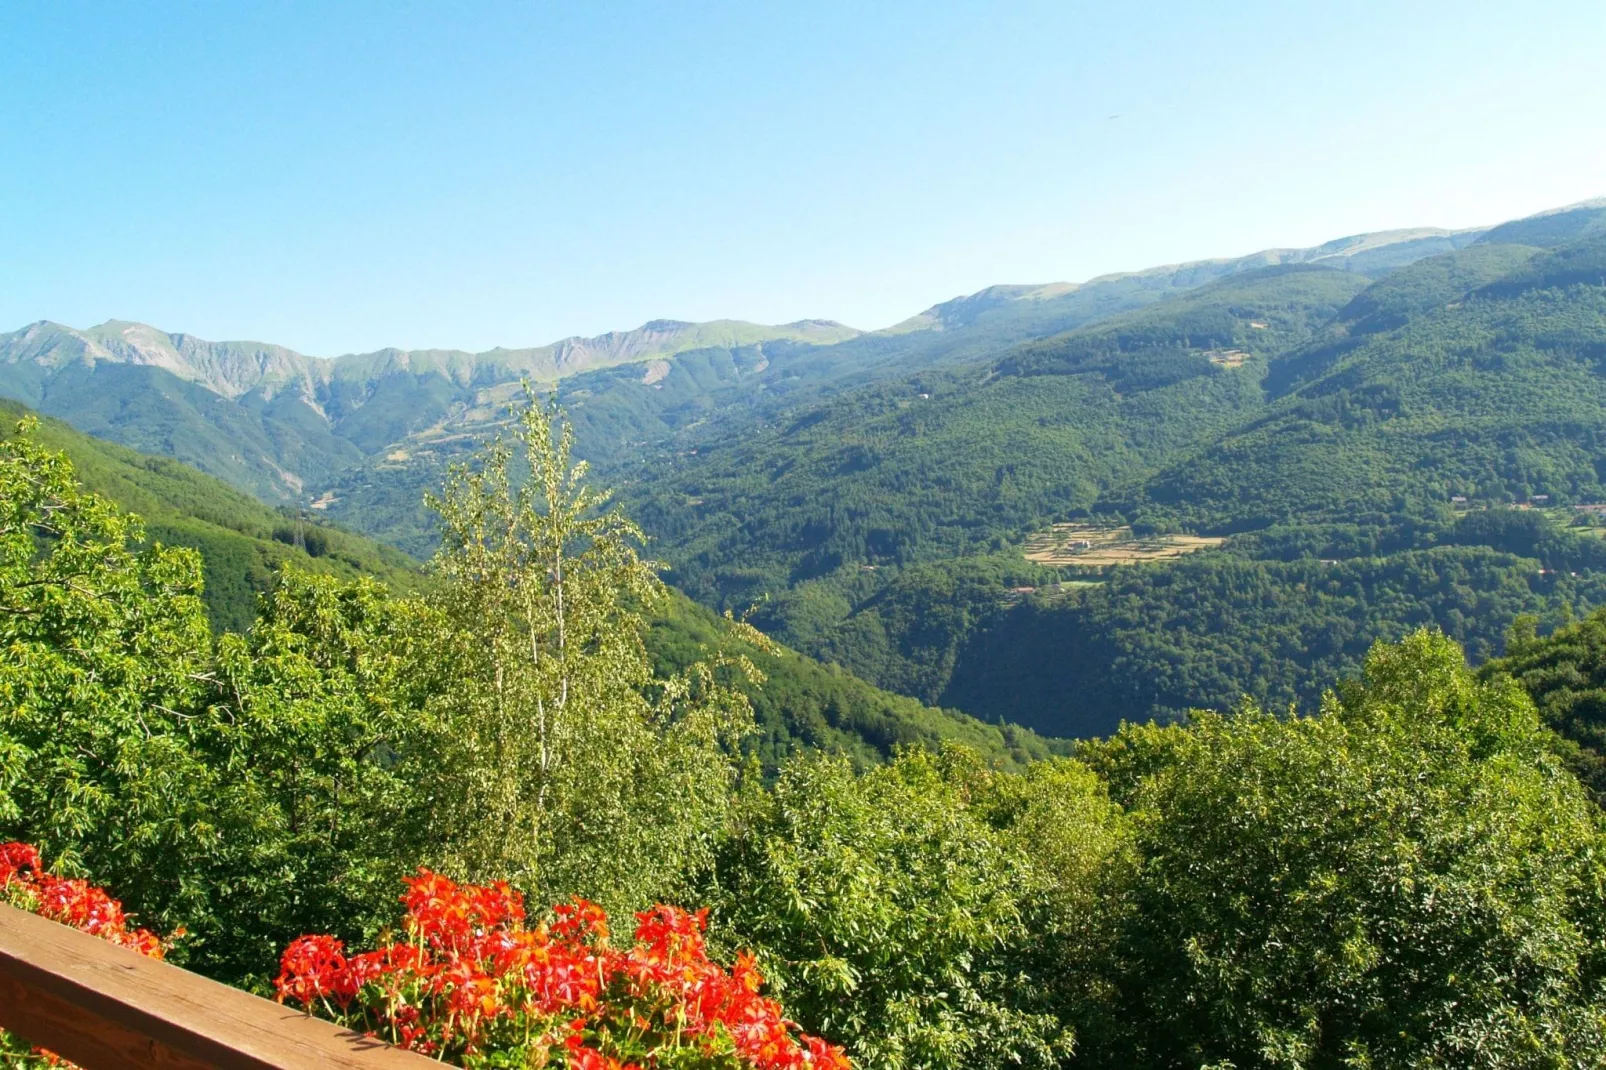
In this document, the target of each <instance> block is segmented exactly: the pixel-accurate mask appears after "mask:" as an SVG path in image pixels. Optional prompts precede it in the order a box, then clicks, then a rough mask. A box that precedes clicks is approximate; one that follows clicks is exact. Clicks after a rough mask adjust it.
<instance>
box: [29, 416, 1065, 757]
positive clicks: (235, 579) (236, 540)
mask: <svg viewBox="0 0 1606 1070" xmlns="http://www.w3.org/2000/svg"><path fill="white" fill-rule="evenodd" d="M27 415H29V413H28V411H27V410H26V409H25V408H23V407H22V406H20V405H18V404H16V403H14V402H7V401H0V435H3V436H9V435H11V434H13V433H14V431H15V427H16V425H17V423H18V421H19V420H21V419H22V418H23V417H24V416H27ZM34 435H35V437H36V438H37V439H38V440H39V441H40V442H42V443H44V444H45V445H47V446H49V447H50V448H52V449H57V450H61V451H63V452H65V453H66V454H67V455H68V457H69V458H70V459H71V460H72V462H73V467H74V470H75V471H76V473H77V475H78V478H79V480H80V481H81V482H82V483H83V484H84V486H85V487H87V488H88V489H90V490H92V491H94V492H95V493H97V494H100V495H103V496H104V497H106V498H109V499H111V500H112V501H115V502H117V503H118V504H119V505H120V506H122V507H123V508H124V509H126V510H128V511H130V512H133V513H137V514H139V515H140V516H141V517H142V518H144V520H145V528H146V533H147V536H148V537H149V538H150V539H152V540H153V541H159V542H161V543H163V544H165V545H169V546H188V547H191V548H193V549H195V550H197V551H198V552H199V553H200V555H201V558H202V562H203V566H204V574H205V581H206V589H205V600H206V605H207V609H208V612H209V614H210V616H211V618H212V622H213V624H214V626H215V627H217V628H219V629H228V630H233V631H243V630H245V629H246V628H248V627H250V625H251V622H252V621H253V620H254V619H255V617H256V611H257V599H258V597H259V595H261V594H262V593H263V592H265V591H267V590H268V589H269V587H270V586H271V584H272V582H273V578H274V575H275V574H276V573H277V571H278V570H279V569H280V568H282V567H283V566H285V565H294V566H295V567H297V568H302V569H307V570H310V571H315V572H325V573H330V574H333V575H337V576H342V577H347V578H355V577H356V576H358V575H368V576H372V577H374V578H376V579H379V580H381V581H382V582H384V583H385V584H387V585H388V586H389V587H391V589H392V590H397V591H401V592H407V591H414V590H418V589H420V588H422V587H423V586H424V585H425V584H426V583H427V579H426V578H425V577H424V576H423V575H422V574H421V573H420V571H419V567H418V562H417V561H416V560H414V559H411V558H408V557H407V556H406V555H404V554H402V553H400V552H399V551H397V550H395V549H393V548H391V547H388V546H385V545H382V544H379V543H376V542H374V541H372V540H371V539H368V538H366V537H364V536H360V535H354V534H351V533H349V532H346V531H341V530H338V529H336V528H332V527H329V526H327V525H322V524H316V523H313V522H310V521H307V520H305V519H299V520H298V518H296V517H295V516H293V515H287V514H286V513H284V512H281V511H279V510H276V509H273V508H270V507H269V506H266V505H263V504H262V503H261V502H259V501H257V500H255V499H253V498H251V497H249V496H248V495H246V494H243V493H241V492H240V491H237V490H235V489H234V488H232V487H229V486H227V485H225V484H223V483H222V482H220V481H218V480H217V479H214V478H212V477H211V476H208V475H205V474H203V473H201V472H197V471H195V470H194V469H192V468H189V467H187V466H185V465H183V464H181V463H179V462H177V461H174V460H171V459H169V458H165V457H151V456H147V455H144V454H140V453H137V452H135V451H133V450H130V449H127V448H125V447H123V446H118V445H116V444H113V443H109V442H103V441H100V440H99V439H95V438H92V437H90V436H88V435H84V434H82V433H80V432H78V431H75V430H73V429H72V428H70V427H68V426H66V425H65V424H63V423H61V422H60V421H57V420H53V419H49V418H45V419H42V420H41V421H40V423H39V426H38V428H37V430H36V431H35V432H34ZM648 647H649V650H650V651H651V652H652V654H653V657H654V659H655V661H657V663H658V665H659V667H660V668H662V669H665V670H666V671H674V670H678V669H682V668H684V667H686V666H687V665H688V664H690V663H691V662H692V661H694V660H696V659H697V658H698V657H701V656H702V655H703V653H704V652H705V651H708V650H713V649H731V648H734V649H735V650H736V651H737V652H740V653H743V654H745V655H746V656H748V657H749V658H751V659H752V660H753V661H754V662H755V663H756V664H757V665H758V666H759V667H760V669H761V670H762V671H763V672H764V673H765V675H766V676H767V677H768V679H767V680H766V681H765V683H764V684H762V685H761V686H749V685H744V686H743V689H744V690H745V691H746V692H747V693H748V695H749V697H750V698H751V699H752V701H753V704H754V709H755V712H756V713H757V715H758V721H759V735H758V737H757V738H756V739H755V740H753V741H752V745H753V747H754V750H755V753H757V754H758V755H759V757H760V758H761V759H763V760H764V761H765V762H766V763H767V764H770V765H773V764H774V763H775V762H777V761H778V760H779V759H780V758H782V757H784V756H785V755H787V754H790V753H792V752H794V751H796V750H798V749H799V748H804V747H811V748H816V749H824V750H834V751H841V752H843V753H847V754H850V755H852V756H854V757H855V758H856V759H858V760H860V761H863V762H873V761H878V760H880V759H882V758H884V757H887V756H890V754H891V753H892V751H893V749H894V748H896V747H898V746H903V745H913V746H935V745H937V744H938V743H940V742H942V741H944V740H955V741H960V742H964V743H968V744H970V745H971V746H974V747H976V748H977V749H978V750H980V751H982V752H983V753H985V754H988V755H989V756H991V757H992V758H994V759H995V760H996V761H998V762H1000V763H1002V764H1005V765H1014V764H1019V763H1022V762H1025V761H1027V760H1029V759H1032V758H1037V757H1042V756H1044V755H1047V754H1050V753H1055V752H1059V751H1063V750H1064V749H1065V745H1064V744H1062V743H1059V742H1057V741H1052V740H1045V739H1043V738H1042V737H1040V736H1038V735H1036V734H1035V733H1033V732H1031V731H1029V730H1026V729H1021V728H1018V727H1016V726H1013V725H990V724H984V723H982V722H980V721H977V720H974V719H973V718H970V717H967V716H965V715H963V714H959V713H957V712H953V711H943V710H938V709H932V708H930V707H927V706H924V705H922V704H921V703H919V702H917V701H915V700H914V699H910V698H905V697H903V696H901V695H894V694H889V693H887V692H885V691H882V690H879V689H877V688H874V687H872V686H870V685H869V684H866V683H865V682H864V681H862V680H859V679H857V678H855V677H853V676H852V675H851V674H849V673H846V672H843V671H842V670H841V669H840V668H837V667H834V666H826V665H821V664H819V663H817V662H815V661H812V660H811V659H809V658H806V657H804V656H802V655H800V654H798V653H796V652H794V651H791V650H786V649H784V648H783V649H782V650H781V651H780V653H778V654H774V653H769V652H766V651H761V650H758V649H756V648H752V647H748V646H746V645H745V644H742V643H740V642H737V641H734V640H732V638H731V637H730V635H729V634H728V632H727V630H726V629H724V628H723V627H722V626H721V623H720V620H719V618H718V617H717V616H716V615H714V614H713V613H711V612H710V611H709V610H707V609H704V608H703V607H701V606H698V605H696V604H695V603H693V602H692V601H691V600H690V599H688V598H686V597H685V596H684V595H682V594H680V593H679V592H674V591H672V592H671V597H670V600H669V602H668V604H667V605H665V606H664V607H663V610H662V612H661V613H660V614H659V615H658V616H657V617H655V618H654V620H653V622H652V628H651V631H650V632H649V635H648Z"/></svg>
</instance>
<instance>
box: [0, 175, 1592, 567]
mask: <svg viewBox="0 0 1606 1070" xmlns="http://www.w3.org/2000/svg"><path fill="white" fill-rule="evenodd" d="M1597 216H1598V217H1600V219H1606V209H1603V208H1600V207H1599V206H1598V205H1596V204H1595V203H1594V202H1590V203H1586V204H1583V205H1573V206H1569V207H1567V208H1563V209H1558V210H1557V211H1556V212H1552V213H1545V214H1542V215H1540V216H1536V217H1532V218H1531V219H1529V220H1522V221H1516V222H1515V223H1508V224H1502V225H1501V227H1504V228H1511V227H1526V228H1528V229H1527V230H1526V231H1523V233H1525V234H1530V235H1531V244H1542V243H1543V240H1546V239H1545V238H1544V235H1545V234H1550V233H1552V232H1554V233H1556V234H1562V233H1569V232H1575V231H1577V230H1578V229H1579V228H1580V227H1586V228H1587V227H1589V226H1594V225H1597V224H1598V223H1600V219H1597ZM1501 227H1496V228H1483V229H1473V230H1463V231H1447V230H1439V229H1432V228H1420V229H1412V230H1394V231H1383V232H1377V233H1368V234H1360V235H1353V236H1350V237H1345V238H1340V239H1337V240H1334V241H1331V242H1326V243H1324V244H1322V245H1318V246H1314V247H1311V248H1305V249H1268V250H1263V251H1261V252H1257V253H1252V254H1249V255H1247V256H1240V257H1232V258H1223V259H1215V260H1202V261H1194V262H1190V263H1184V264H1174V265H1167V266H1164V267H1157V268H1150V269H1147V270H1144V271H1135V272H1123V273H1116V274H1110V275H1102V276H1099V277H1097V278H1094V279H1090V280H1088V281H1086V282H1082V283H1064V282H1060V283H1048V284H1040V285H1002V286H991V287H987V288H985V289H983V290H981V291H978V292H977V293H974V294H970V295H967V296H962V297H958V298H954V299H952V300H949V301H945V302H942V303H940V304H937V305H934V306H932V307H931V308H928V309H926V310H925V311H924V312H921V313H919V314H918V315H916V316H913V317H910V318H909V319H907V320H904V321H903V322H901V323H898V324H895V325H893V326H891V327H888V328H884V329H882V330H877V331H869V332H863V331H859V330H855V329H854V328H851V327H846V326H843V325H842V324H839V323H835V322H832V321H829V320H813V319H809V320H800V321H797V322H794V323H789V324H783V325H780V326H763V325H758V324H753V323H747V322H744V321H739V320H715V321H711V322H707V323H688V322H683V321H679V320H652V321H650V322H648V323H645V324H643V325H642V326H640V327H638V328H636V329H634V330H630V331H613V332H609V333H607V334H603V335H599V336H597V337H594V338H581V337H571V338H566V339H562V340H560V341H557V342H553V343H550V344H548V345H544V346H535V347H530V348H520V349H507V348H497V349H491V350H487V351H485V352H481V353H470V352H467V351H463V350H449V349H420V350H405V349H396V348H391V349H381V350H377V351H375V352H372V353H361V354H347V355H345V356H339V357H333V358H323V357H313V356H307V355H305V354H302V353H298V352H296V351H295V350H293V349H290V348H288V347H285V346H280V345H275V344H271V343H265V342H251V341H223V342H212V341H207V340H205V339H201V338H198V337H196V336H194V335H191V334H186V333H182V332H179V333H170V332H167V331H163V330H160V329H158V328H155V327H152V326H149V325H146V324H141V323H133V322H127V321H119V320H111V321H108V322H106V323H103V324H100V325H99V326H96V327H90V328H85V329H77V328H72V327H67V326H63V325H61V324H56V323H51V322H48V321H41V322H38V323H34V324H31V325H29V326H27V327H24V328H22V329H21V330H18V331H14V332H11V333H9V334H0V396H4V397H10V398H13V399H15V400H18V401H21V402H23V403H25V404H27V405H30V406H32V407H34V408H36V409H39V410H40V411H42V412H45V413H47V414H49V415H53V416H57V417H60V418H62V419H65V420H67V421H68V422H70V423H72V424H73V425H74V426H76V427H78V428H79V429H81V430H84V431H87V432H89V433H91V434H94V435H98V436H100V437H103V438H108V439H111V440H113V441H115V442H118V443H120V444H122V445H125V446H130V447H132V448H135V449H139V450H144V451H146V452H152V453H159V454H164V455H167V456H172V457H175V458H177V459H179V460H182V461H184V462H186V463H188V464H191V465H194V466H196V467H198V468H200V469H201V470H203V471H205V472H207V473H209V474H211V475H214V476H217V477H219V478H222V479H224V480H226V481H228V482H230V483H233V484H234V485H235V486H237V487H240V488H241V489H244V490H248V491H250V492H251V493H254V494H256V495H257V496H259V497H261V498H264V499H266V500H268V501H271V502H289V503H300V504H308V503H310V502H312V501H314V500H319V501H321V502H324V503H325V504H329V503H332V502H338V501H341V500H344V501H346V502H347V503H348V505H347V508H351V507H353V504H354V503H355V500H356V497H357V496H361V495H362V494H365V493H367V490H365V488H374V487H380V486H382V485H384V484H392V485H395V484H396V483H397V481H398V479H399V478H400V477H401V476H402V475H403V473H400V472H399V471H398V468H399V467H408V466H413V467H419V466H422V469H421V470H420V471H417V472H413V473H411V474H410V475H408V476H407V478H406V479H403V480H402V482H407V483H409V488H408V493H409V494H410V492H411V487H410V483H411V482H417V481H420V480H421V481H422V482H423V483H424V484H428V483H430V482H431V481H433V480H434V479H435V478H436V476H437V475H438V468H439V465H440V464H441V463H443V462H444V461H445V460H447V459H449V458H450V457H451V456H454V455H456V453H457V452H460V450H461V449H462V448H463V447H464V446H466V445H467V443H468V441H469V440H470V439H472V438H475V437H477V436H479V435H482V434H483V433H485V432H486V431H487V430H489V429H491V428H493V427H494V426H495V424H496V423H497V422H498V421H499V420H500V418H501V415H502V413H503V412H504V411H505V405H506V403H507V402H508V401H509V400H510V399H511V397H512V396H513V394H514V393H515V392H516V386H515V385H514V384H516V383H517V381H518V380H519V379H521V378H530V379H533V380H536V381H544V382H562V383H564V384H566V386H565V389H564V400H565V403H566V404H568V405H570V407H571V411H572V412H574V413H575V414H576V417H577V423H578V424H579V425H580V430H581V433H582V443H581V445H582V453H583V454H584V455H587V456H589V457H590V458H592V459H594V460H597V461H602V462H607V461H610V460H618V459H620V458H625V459H628V458H630V457H631V456H633V455H635V454H638V453H639V452H640V451H641V450H643V449H646V448H650V447H651V446H652V444H654V443H656V442H662V441H664V440H666V438H667V436H669V435H671V434H674V433H676V432H677V431H678V430H679V429H681V428H684V427H686V426H689V425H692V424H696V423H698V422H701V421H705V420H711V419H719V420H736V421H738V422H740V421H742V420H758V421H763V420H765V419H769V418H770V417H771V416H772V415H773V414H774V413H776V412H779V411H780V410H782V409H784V408H785V407H787V406H792V405H796V404H799V403H801V402H804V401H806V400H807V399H808V398H809V397H811V396H821V395H822V392H830V391H835V390H840V389H848V388H851V387H853V386H855V385H859V384H863V383H867V382H871V381H874V380H878V379H882V378H885V377H887V376H898V375H907V374H914V373H919V372H920V371H922V370H923V369H934V368H939V367H946V366H954V365H956V364H959V363H962V362H965V361H971V360H978V359H984V358H986V357H987V356H988V355H990V354H995V353H997V352H1000V351H1002V350H1004V349H1007V348H1008V347H1010V346H1014V345H1018V344H1021V343H1023V342H1028V341H1031V340H1034V339H1039V338H1045V337H1049V336H1052V335H1055V334H1058V333H1061V332H1064V331H1068V330H1074V329H1076V328H1079V327H1081V326H1083V325H1086V324H1089V323H1093V322H1096V321H1098V320H1101V319H1103V318H1106V317H1109V316H1113V315H1117V314H1119V313H1123V312H1127V311H1131V310H1134V309H1137V308H1141V307H1143V306H1145V305H1148V304H1150V303H1153V302H1156V301H1162V300H1167V299H1170V298H1173V297H1175V296H1176V295H1179V294H1182V293H1186V292H1189V291H1192V290H1194V289H1197V288H1198V287H1201V286H1205V285H1208V284H1210V283H1213V282H1216V281H1218V280H1221V279H1224V278H1227V277H1229V276H1233V275H1238V274H1243V273H1246V272H1252V271H1256V270H1260V269H1265V268H1268V267H1276V266H1288V265H1316V266H1325V267H1333V268H1338V269H1341V270H1343V271H1346V272H1352V273H1355V274H1358V275H1364V276H1366V277H1377V276H1380V275H1383V274H1387V273H1388V272H1389V271H1392V270H1396V269H1397V268H1399V267H1401V266H1404V265H1407V264H1410V263H1413V262H1415V261H1417V260H1421V259H1423V258H1424V257H1428V256H1432V255H1437V254H1441V253H1445V252H1450V251H1453V250H1456V249H1460V248H1462V247H1464V246H1466V245H1468V244H1471V243H1474V242H1478V241H1487V240H1490V238H1491V236H1493V235H1496V234H1498V233H1499V231H1500V230H1501ZM1502 240H1504V239H1502ZM1512 240H1515V239H1512ZM638 369H641V370H638ZM392 497H394V494H393V495H392ZM412 499H414V501H413V504H412V505H407V506H405V508H416V500H415V499H416V496H415V495H414V496H412ZM363 508H365V506H364V507H363ZM337 512H338V511H337V510H333V509H331V515H336V513H337ZM352 519H355V517H353V518H352ZM414 548H416V547H414Z"/></svg>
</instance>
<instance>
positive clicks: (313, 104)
mask: <svg viewBox="0 0 1606 1070" xmlns="http://www.w3.org/2000/svg"><path fill="white" fill-rule="evenodd" d="M0 48H3V52H0V55H3V56H4V59H3V61H0V250H3V252H0V329H13V328H15V327H18V326H21V325H22V324H24V323H27V322H30V321H33V320H37V319H54V320H58V321H62V322H66V323H69V324H72V325H75V326H87V325H90V324H92V323H97V322H99V321H101V320H104V319H108V318H114V317H115V318H122V319H137V320H142V321H145V322H149V323H154V324H156V325H158V326H161V327H163V328H165V329H167V330H173V331H179V330H182V331H189V332H191V333H194V334H198V335H201V336H203V337H209V338H256V339H263V340H269V341H276V342H281V343H283V344H286V345H290V346H293V347H295V348H297V349H300V350H302V351H305V352H310V353H315V354H321V355H332V354H336V353H341V352H347V351H354V350H368V349H374V348H378V347H380V346H384V345H400V346H415V347H416V346H452V347H467V348H473V349H479V348H487V347H490V346H493V345H498V344H501V345H530V344H536V343H540V342H545V341H550V340H552V339H554V338H557V337H561V336H564V335H569V334H594V333H598V332H601V331H605V330H609V329H614V328H628V327H633V326H636V325H638V324H640V323H641V322H642V321H644V320H646V319H649V318H655V317H673V318H680V319H711V318H716V317H721V316H729V317H738V318H743V319H750V320H756V321H760V322H782V321H789V320H793V319H798V318H801V317H807V316H818V317H827V318H832V319H838V320H842V321H844V322H847V323H851V324H853V325H855V326H860V327H878V326H884V325H886V324H889V323H891V322H893V321H896V320H898V319H901V318H903V317H905V316H907V315H910V314H912V313H914V312H916V311H919V310H920V309H921V308H924V307H926V306H928V305H930V304H932V303H934V302H936V301H940V300H945V299H947V298H949V297H952V296H955V295H957V294H960V293H967V292H970V291H974V290H976V289H979V288H981V287H983V286H986V285H989V284H992V283H997V282H1040V281H1050V280H1057V279H1071V280H1077V279H1082V278H1086V277H1088V276H1091V275H1096V274H1100V273H1103V272H1108V271H1115V270H1122V269H1132V268H1141V267H1145V266H1149V265H1152V264H1157V263H1165V262H1171V261H1177V260H1184V259H1192V258H1199V257H1206V256H1219V255H1229V254H1237V253H1243V252H1248V251H1251V250H1254V249H1257V248H1262V247H1266V246H1273V245H1303V244H1312V243H1315V242H1319V241H1322V240H1325V239H1327V238H1332V237H1337V236H1340V235H1343V234H1349V233H1354V232H1357V231H1362V230H1376V229H1383V228H1389V227H1399V226H1410V225H1438V226H1454V227H1460V226H1470V225H1474V224H1478V223H1484V222H1493V221H1498V220H1500V219H1504V218H1508V217H1513V216H1518V215H1523V214H1527V213H1529V212H1532V211H1535V210H1538V209H1542V208H1546V207H1551V206H1555V205H1560V204H1563V203H1569V202H1572V201H1576V200H1580V199H1583V198H1586V197H1592V196H1599V195H1602V194H1606V77H1603V74H1606V71H1603V68H1606V4H1603V3H1601V2H1599V0H1579V2H1576V3H1542V2H1535V0H1527V2H1522V3H1517V2H1512V3H1503V4H1480V3H1476V2H1473V0H1460V2H1455V3H1400V2H1398V0H1391V2H1387V3H1360V2H1355V3H1306V2H1302V0H1301V2H1292V3H1289V2H1278V3H1265V4H1249V3H1239V4H1228V3H1186V4H1184V3H1176V4H1162V3H1153V4H1140V3H1129V2H1125V0H1123V2H1119V3H1116V2H1110V3H1101V4H1073V3H1068V2H1065V0H1059V2H1053V3H1043V4H1025V3H1020V4H1005V3H993V4H979V3H978V4H974V5H945V4H940V3H936V2H934V0H926V2H922V3H909V4H904V3H864V2H863V0H858V2H850V3H837V2H834V0H809V2H807V3H797V4H779V3H766V2H752V0H749V2H743V3H731V4H719V3H695V4H672V3H639V4H609V3H590V2H585V0H575V2H573V3H570V4H564V5H538V4H528V3H520V4H513V3H509V4H484V3H467V2H454V3H450V4H447V3H437V4H424V3H401V2H384V3H343V4H342V3H334V2H329V3H287V2H274V3H263V4H249V3H245V2H243V0H228V2H222V3H209V2H194V3H183V4H181V3H169V4H150V5H143V4H137V3H132V2H119V3H106V4H96V5H89V4H74V3H67V2H63V0H44V2H37V3H36V2H32V0H12V2H10V3H6V4H5V5H3V6H0ZM1112 116H1118V118H1111V117H1112Z"/></svg>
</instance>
